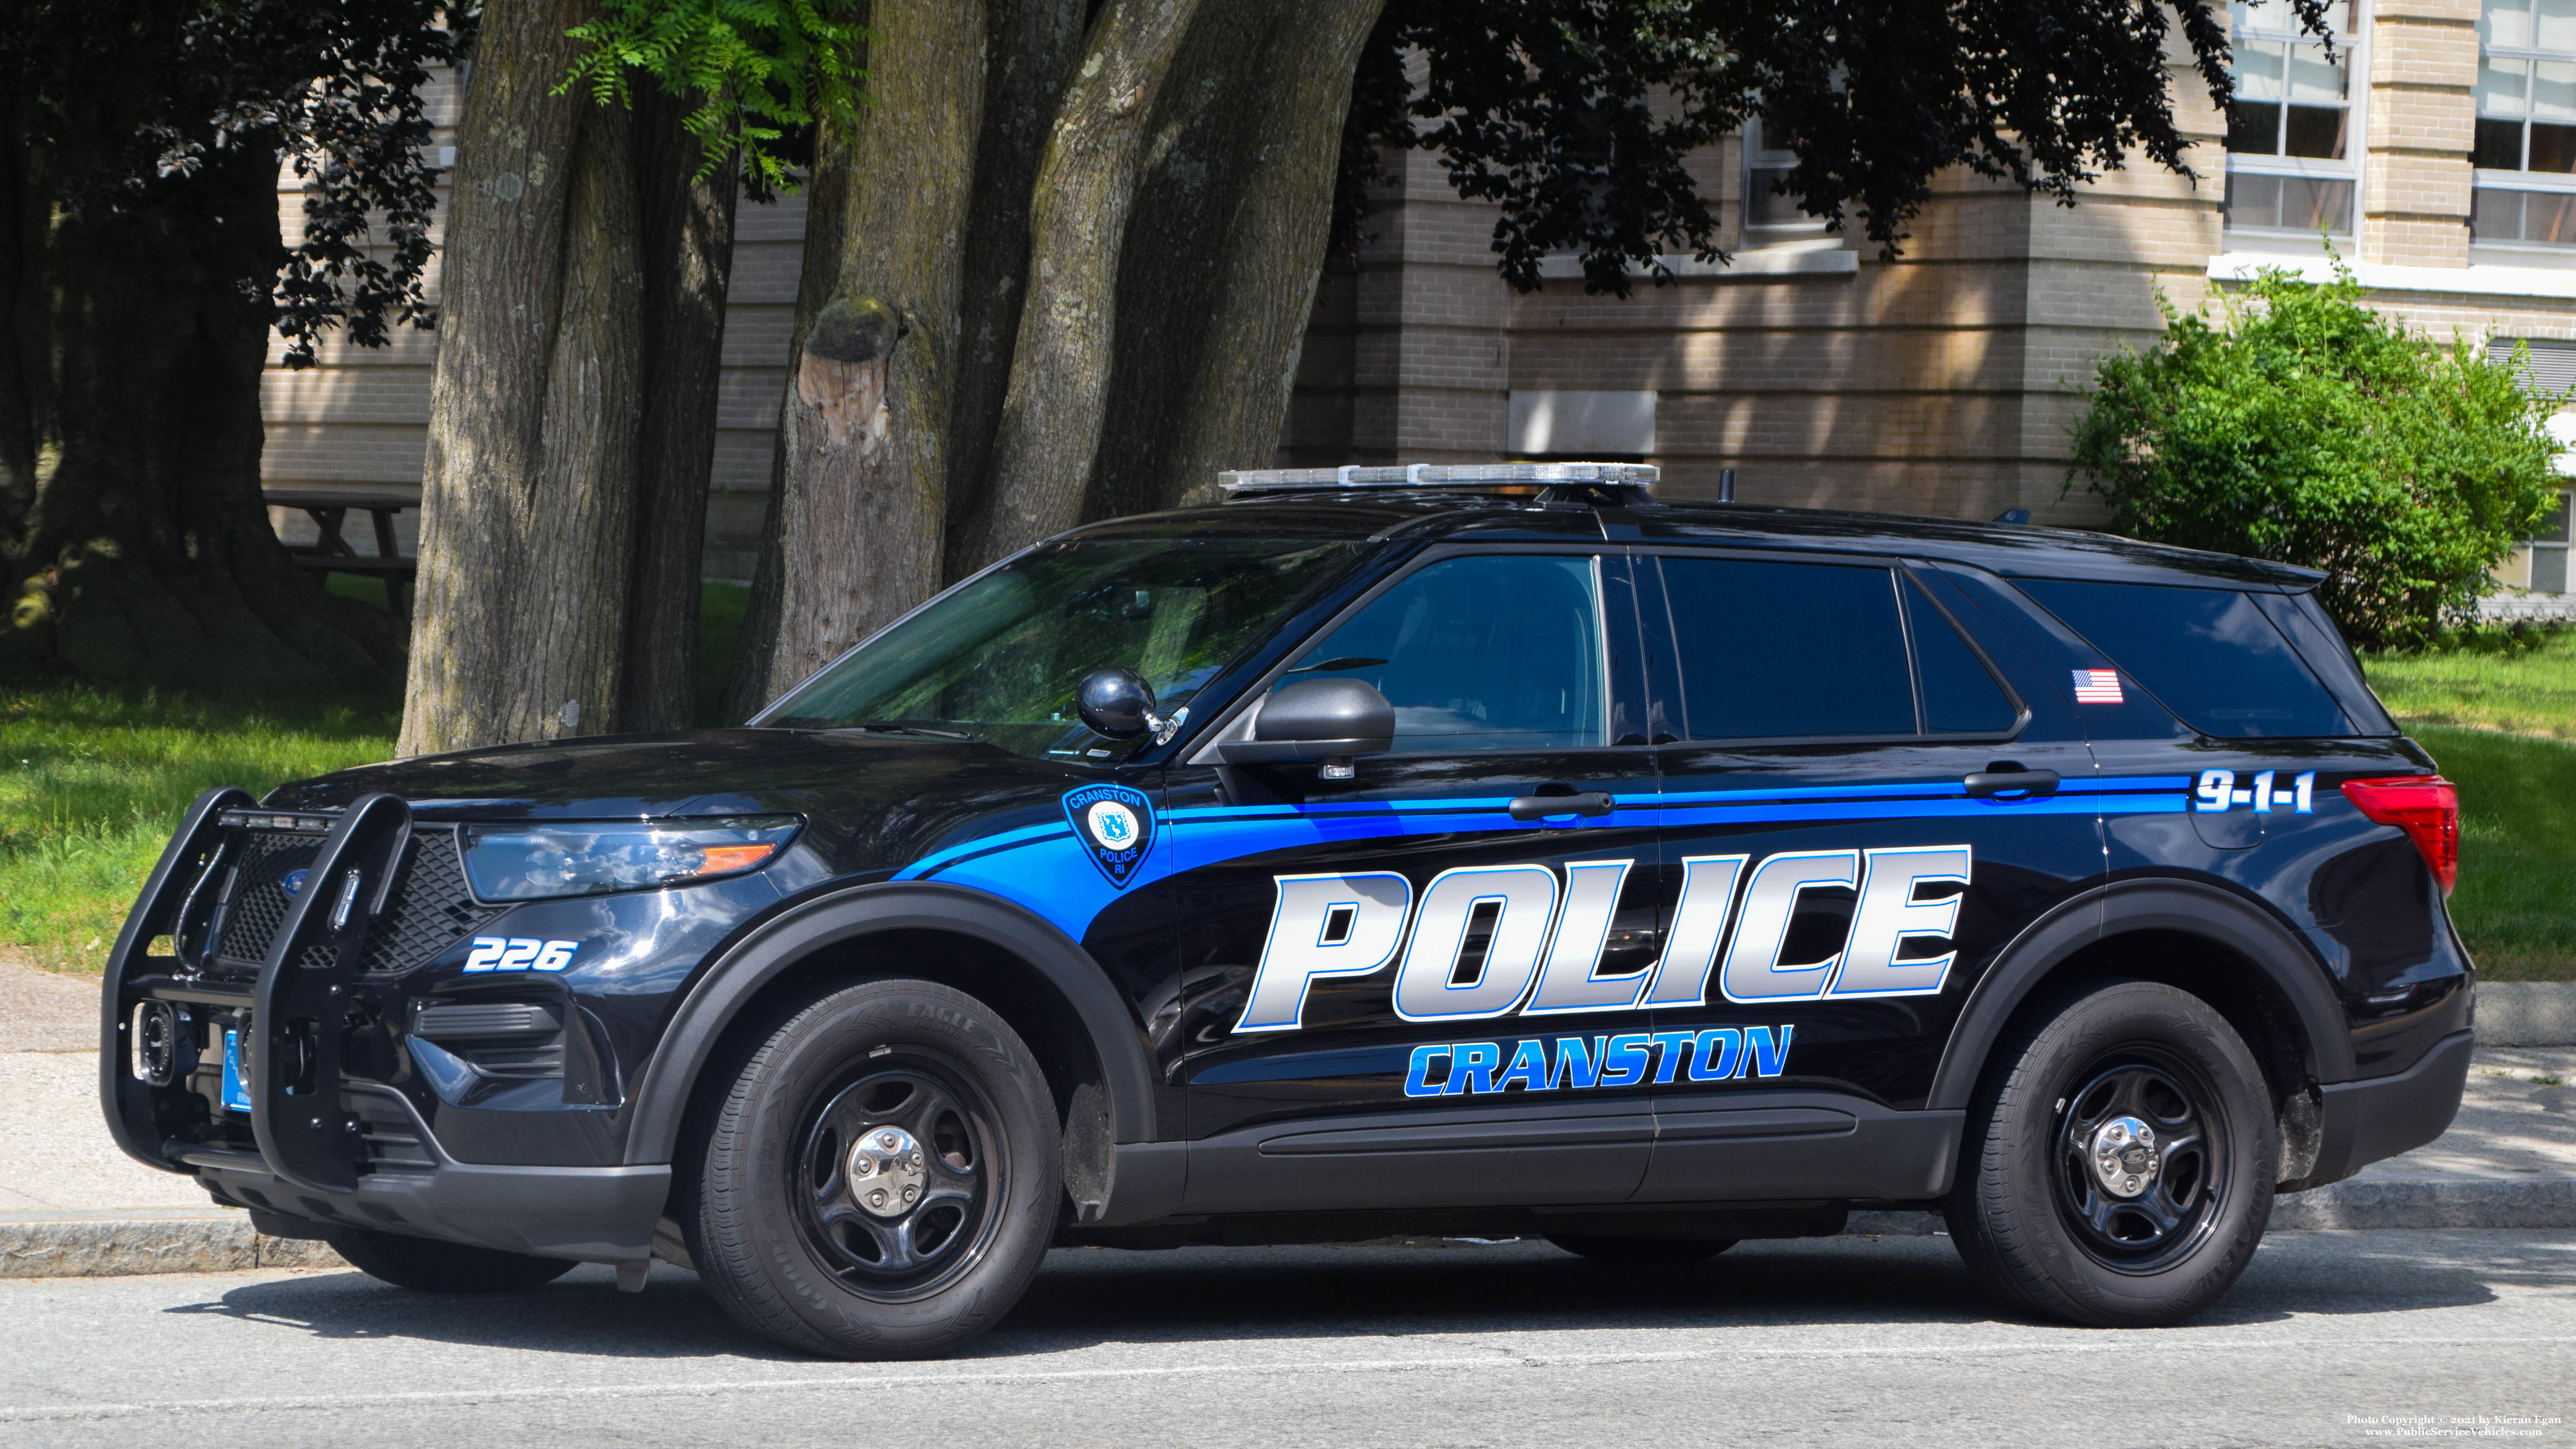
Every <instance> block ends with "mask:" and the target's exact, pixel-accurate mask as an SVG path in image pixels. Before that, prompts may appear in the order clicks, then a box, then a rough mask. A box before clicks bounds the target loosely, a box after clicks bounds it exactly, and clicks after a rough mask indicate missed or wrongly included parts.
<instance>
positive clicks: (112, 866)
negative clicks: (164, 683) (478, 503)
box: [0, 689, 398, 971]
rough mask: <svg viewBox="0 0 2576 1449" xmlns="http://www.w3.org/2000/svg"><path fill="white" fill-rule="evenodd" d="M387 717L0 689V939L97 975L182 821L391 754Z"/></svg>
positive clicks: (46, 961) (391, 724)
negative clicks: (202, 805)
mask: <svg viewBox="0 0 2576 1449" xmlns="http://www.w3.org/2000/svg"><path fill="white" fill-rule="evenodd" d="M397 723H398V721H397V719H396V717H395V715H394V714H393V713H392V712H390V711H388V710H382V709H379V710H372V711H370V710H363V709H358V708H352V707H350V706H346V705H337V706H317V707H305V708H293V707H290V708H284V709H267V710H260V711H251V710H247V709H243V708H241V707H239V706H224V705H212V704H201V703H197V702H194V701H188V700H179V699H170V698H166V697H157V696H151V695H145V696H142V697H139V698H130V699H128V698H119V697H118V696H115V695H111V694H101V693H97V692H95V691H91V690H83V689H12V690H0V943H5V944H7V945H10V946H15V947H17V948H18V949H19V950H21V951H23V952H24V953H25V954H26V955H27V956H28V957H29V958H30V959H32V960H34V961H35V962H36V963H37V964H39V965H43V966H49V967H53V968H55V969H57V970H80V971H96V970H98V969H100V968H101V967H102V966H103V965H104V964H105V962H106V959H107V948H108V946H109V944H110V943H111V942H113V941H114V940H115V939H116V932H117V928H118V927H119V926H121V925H123V924H124V921H125V913H126V911H127V910H129V909H131V908H132V906H133V904H134V896H135V892H136V891H138V890H140V889H141V888H142V885H143V878H144V877H145V876H146V875H149V874H150V873H151V871H152V863H153V862H154V861H155V860H157V859H159V858H160V855H161V847H162V845H163V844H164V843H166V842H167V841H168V840H169V838H170V832H171V830H172V828H173V827H174V826H175V825H176V824H177V823H178V819H179V814H180V812H181V811H182V810H184V809H185V808H186V807H187V804H188V802H189V801H191V800H193V799H195V798H196V797H197V796H198V795H200V794H202V793H203V792H204V791H205V790H206V789H207V787H209V786H212V785H240V786H242V787H244V788H246V789H248V790H250V791H251V792H253V793H254V794H256V793H258V792H261V791H264V790H267V789H268V788H269V787H270V786H272V785H276V784H278V783H280V782H282V781H286V780H294V779H300V778H302V777H304V776H307V775H318V774H321V773H324V772H325V771H329V770H339V769H345V768H347V767H348V766H350V765H358V764H364V763H366V762H367V761H369V760H381V759H385V758H388V757H389V756H391V755H392V754H393V752H394V730H395V726H396V724H397Z"/></svg>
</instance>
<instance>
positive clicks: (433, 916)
mask: <svg viewBox="0 0 2576 1449" xmlns="http://www.w3.org/2000/svg"><path fill="white" fill-rule="evenodd" d="M249 834H250V838H249V840H248V841H247V842H246V843H245V844H244V846H243V850H242V859H241V865H240V866H239V868H238V870H237V872H236V874H235V876H234V880H233V889H232V900H231V903H230V904H229V905H228V906H227V907H226V909H225V912H224V924H223V935H222V937H221V938H220V939H219V940H218V941H217V942H216V943H215V952H214V955H215V965H216V967H217V968H218V969H219V970H222V971H225V972H228V973H237V972H245V971H247V972H256V971H257V970H259V968H260V963H262V962H263V961H265V960H267V959H268V948H269V946H270V945H271V944H272V943H273V942H275V941H276V939H277V932H278V929H279V928H280V927H282V926H284V925H285V924H286V910H287V907H288V906H289V905H291V904H292V903H293V901H292V898H291V897H289V896H288V895H287V893H286V886H285V881H286V876H287V873H288V872H290V871H296V870H305V869H309V868H310V867H311V866H312V864H313V858H314V857H315V856H316V855H318V854H320V852H321V842H319V841H317V840H315V839H313V838H312V837H311V836H309V835H287V834H283V833H280V832H276V831H267V830H255V831H252V832H250V833H249ZM394 872H395V874H394V890H393V897H392V899H391V900H390V901H388V902H387V903H386V906H385V913H384V914H383V915H382V916H379V917H377V919H376V924H375V929H373V930H371V931H369V932H368V933H367V944H366V948H365V950H364V951H363V952H362V953H361V954H360V957H359V960H358V962H357V967H358V970H360V971H362V972H365V971H401V970H405V969H407V968H409V967H411V966H415V965H417V964H419V963H420V962H422V961H426V960H428V959H429V958H430V957H432V956H435V955H437V954H438V953H439V952H441V951H444V950H446V949H447V948H448V947H450V946H452V945H454V944H456V943H457V942H458V941H460V940H462V939H464V938H465V937H467V936H469V935H472V934H473V933H474V931H475V929H476V928H478V927H480V926H482V925H483V924H484V923H485V922H487V921H490V920H491V919H492V918H493V917H495V916H498V915H499V914H501V913H500V912H499V911H498V910H495V909H493V908H491V907H489V906H483V905H478V904H476V902H475V900H474V897H473V894H472V893H471V892H469V891H468V890H467V889H466V888H465V869H464V866H463V865H462V863H460V862H459V861H458V860H457V858H456V831H455V829H454V828H453V827H451V826H435V825H433V826H415V827H414V828H413V830H412V835H411V843H410V844H409V845H408V846H406V847H405V848H404V850H403V858H402V861H401V862H400V863H399V864H398V865H396V866H395V867H394ZM313 949H314V950H315V951H317V952H318V951H320V950H322V949H324V948H322V947H319V946H317V947H314V948H313Z"/></svg>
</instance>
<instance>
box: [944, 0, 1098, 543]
mask: <svg viewBox="0 0 2576 1449" xmlns="http://www.w3.org/2000/svg"><path fill="white" fill-rule="evenodd" d="M1084 9H1085V6H1084V4H1083V0H993V5H992V26H991V37H992V38H991V41H990V43H989V44H988V46H987V47H986V50H985V54H986V56H987V61H986V74H985V81H984V124H983V129H982V132H981V134H980V135H979V136H978V138H977V141H976V148H975V196H974V200H973V201H972V202H970V203H969V204H968V206H967V217H966V279H965V282H964V284H963V287H962V290H961V293H960V301H959V316H958V355H957V385H956V388H955V394H956V403H955V405H954V407H953V408H952V410H951V411H950V414H949V421H948V438H949V446H948V529H949V555H950V556H949V560H948V565H949V566H948V570H947V577H949V578H951V579H954V578H957V577H961V576H962V575H964V574H965V573H968V572H971V571H972V568H973V564H972V561H971V560H970V559H968V558H967V557H966V556H965V553H964V550H963V549H962V548H961V547H960V546H959V545H960V543H961V541H962V539H963V536H964V534H965V526H966V524H967V522H968V521H969V520H971V519H973V518H974V517H975V515H976V512H977V510H978V509H980V508H981V507H982V506H983V502H984V499H985V497H986V489H987V484H988V483H989V481H990V480H989V477H988V473H987V469H988V467H989V465H990V464H991V462H992V453H993V428H994V425H995V424H996V423H997V422H999V421H1000V419H1001V416H1002V394H1003V391H1004V389H1005V388H1007V387H1008V386H1009V384H1010V380H1011V353H1012V350H1013V346H1014V344H1015V343H1016V342H1017V341H1018V340H1019V332H1020V305H1021V303H1023V302H1024V301H1026V300H1027V298H1028V287H1027V285H1026V283H1027V279H1028V270H1029V191H1030V188H1031V187H1033V186H1034V185H1036V183H1037V176H1038V166H1039V164H1040V163H1041V162H1043V161H1044V160H1045V159H1046V152H1047V140H1048V138H1049V137H1050V136H1051V135H1053V134H1054V130H1055V114H1056V107H1057V105H1058V104H1060V103H1061V102H1062V101H1063V99H1064V89H1065V86H1066V84H1067V83H1068V82H1070V81H1071V80H1072V79H1073V68H1074V66H1075V65H1076V64H1077V63H1079V62H1080V60H1081V59H1082V50H1081V46H1082V17H1083V11H1084Z"/></svg>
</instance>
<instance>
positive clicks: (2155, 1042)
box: [1943, 981, 2280, 1328]
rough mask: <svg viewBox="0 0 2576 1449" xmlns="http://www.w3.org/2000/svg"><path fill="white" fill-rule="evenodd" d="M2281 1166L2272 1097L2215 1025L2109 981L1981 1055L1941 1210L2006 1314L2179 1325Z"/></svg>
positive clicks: (2256, 1228) (2248, 1230)
mask: <svg viewBox="0 0 2576 1449" xmlns="http://www.w3.org/2000/svg"><path fill="white" fill-rule="evenodd" d="M2279 1158H2280V1142H2279V1136H2278V1127H2277V1125H2276V1123H2275V1120H2274V1115H2273V1112H2272V1105H2271V1094H2270V1093H2269V1092H2268V1091H2267V1090H2266V1089H2265V1086H2264V1082H2263V1074H2262V1071H2261V1069H2260V1068H2259V1067H2257V1066H2256V1065H2255V1063H2254V1057H2253V1054H2252V1053H2250V1052H2248V1051H2247V1050H2246V1049H2245V1043H2244V1042H2243V1041H2242V1040H2241V1039H2239V1038H2238V1036H2237V1035H2236V1031H2235V1029H2234V1028H2233V1027H2231V1026H2229V1025H2228V1024H2227V1021H2226V1019H2225V1018H2223V1017H2221V1016H2220V1015H2219V1014H2218V1013H2217V1012H2216V1011H2214V1010H2212V1009H2211V1008H2210V1006H2209V1004H2208V1003H2206V1002H2204V1001H2202V1000H2200V999H2199V998H2198V997H2196V996H2192V995H2190V994H2188V993H2186V992H2182V991H2177V990H2175V989H2174V988H2173V987H2170V986H2163V985H2158V984H2156V983H2154V982H2147V981H2121V982H2114V983H2111V984H2109V985H2104V986H2098V987H2093V988H2090V989H2087V990H2084V991H2081V992H2077V993H2074V994H2071V995H2069V996H2068V997H2066V998H2064V999H2063V1000H2061V1001H2060V1002H2059V1004H2058V1009H2057V1010H2056V1012H2055V1013H2054V1014H2052V1015H2049V1016H2047V1017H2045V1018H2043V1019H2042V1020H2040V1021H2039V1022H2037V1023H2036V1024H2035V1025H2033V1026H2031V1027H2029V1028H2027V1029H2025V1030H2024V1031H2022V1032H2021V1033H2019V1034H2018V1035H2017V1036H2016V1037H2014V1038H2010V1039H2008V1040H2007V1043H2006V1046H2005V1048H2004V1049H2003V1050H2001V1051H1999V1052H1998V1053H1997V1054H1996V1058H1995V1062H1994V1065H1993V1066H1992V1067H1991V1068H1990V1069H1989V1071H1988V1075H1987V1078H1986V1080H1985V1082H1984V1083H1983V1084H1981V1086H1980V1087H1979V1089H1978V1092H1977V1097H1976V1100H1975V1102H1974V1103H1973V1104H1972V1107H1971V1109H1970V1111H1969V1114H1968V1137H1967V1141H1966V1143H1965V1152H1964V1153H1963V1161H1962V1164H1961V1167H1960V1175H1959V1181H1958V1183H1957V1185H1956V1186H1955V1187H1954V1188H1953V1189H1952V1190H1951V1193H1950V1196H1949V1198H1948V1199H1947V1200H1946V1201H1945V1202H1944V1203H1943V1214H1944V1216H1945V1217H1946V1218H1947V1219H1948V1221H1949V1227H1950V1239H1951V1242H1952V1243H1953V1244H1955V1245H1956V1246H1957V1248H1958V1250H1959V1256H1960V1257H1962V1258H1964V1259H1965V1260H1966V1261H1967V1264H1968V1268H1969V1270H1970V1272H1972V1273H1973V1274H1974V1275H1975V1276H1976V1277H1977V1279H1978V1280H1979V1282H1980V1283H1982V1284H1983V1285H1984V1286H1985V1287H1986V1288H1987V1289H1988V1290H1989V1291H1991V1292H1993V1293H1995V1294H1996V1295H1997V1296H1999V1297H2001V1298H2003V1299H2005V1300H2006V1301H2008V1302H2010V1303H2013V1304H2014V1305H2016V1306H2018V1307H2021V1308H2024V1309H2027V1310H2030V1311H2033V1312H2037V1313H2042V1314H2046V1315H2047V1316H2049V1317H2052V1318H2058V1319H2063V1320H2065V1321H2067V1322H2070V1323H2080V1324H2087V1325H2091V1326H2095V1327H2104V1328H2113V1327H2150V1326H2156V1325H2162V1324H2170V1323H2179V1322H2181V1321H2182V1320H2184V1319H2186V1318H2189V1317H2191V1316H2192V1315H2193V1314H2195V1313H2198V1312H2199V1311H2200V1310H2202V1309H2203V1308H2206V1307H2208V1306H2209V1304H2210V1303H2211V1302H2212V1301H2214V1300H2215V1299H2216V1298H2217V1297H2218V1296H2219V1295H2220V1294H2222V1293H2224V1292H2226V1291H2227V1289H2228V1287H2229V1286H2230V1285H2231V1284H2233V1283H2234V1282H2235V1281H2236V1276H2237V1275H2238V1274H2239V1273H2241V1272H2243V1271H2244V1270H2245V1264H2246V1263H2247V1261H2248V1260H2250V1259H2251V1258H2252V1257H2253V1256H2254V1248H2255V1245H2256V1244H2258V1243H2260V1242H2261V1241H2262V1238H2263V1229H2264V1226H2265V1225H2266V1224H2267V1223H2269V1222H2270V1221H2271V1216H2272V1184H2273V1181H2274V1180H2275V1177H2276V1176H2277V1169H2278V1166H2279Z"/></svg>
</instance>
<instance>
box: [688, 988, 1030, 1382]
mask: <svg viewBox="0 0 2576 1449" xmlns="http://www.w3.org/2000/svg"><path fill="white" fill-rule="evenodd" d="M715 1089H716V1090H723V1091H725V1097H724V1099H723V1101H722V1102H721V1103H720V1104H718V1106H717V1108H716V1110H715V1112H714V1114H713V1118H712V1122H711V1127H710V1130H709V1133H708V1136H707V1144H706V1155H705V1158H704V1162H703V1167H702V1170H701V1172H700V1173H699V1178H698V1183H699V1187H698V1212H697V1224H696V1228H697V1231H696V1233H695V1235H694V1236H695V1240H694V1241H693V1242H692V1243H691V1245H690V1249H691V1256H692V1257H694V1258H695V1259H696V1261H697V1264H698V1267H699V1271H700V1273H701V1274H702V1275H703V1277H704V1280H705V1282H706V1283H707V1285H708V1287H709V1288H710V1289H712V1290H713V1291H714V1293H715V1296H716V1298H717V1301H719V1302H721V1303H722V1304H723V1305H724V1306H725V1309H726V1311H727V1312H729V1313H731V1314H732V1315H733V1316H734V1317H735V1318H736V1319H737V1320H739V1321H740V1322H741V1323H742V1324H743V1325H744V1326H746V1327H748V1328H751V1329H753V1330H754V1331H756V1332H759V1333H762V1334H766V1335H767V1336H769V1337H771V1338H774V1339H777V1340H778V1341H779V1342H781V1343H785V1344H788V1345H790V1346H791V1347H795V1348H800V1349H803V1350H805V1351H807V1352H810V1353H817V1354H826V1355H830V1356H832V1357H836V1358H866V1359H889V1358H920V1357H925V1356H929V1355H935V1354H940V1353H945V1352H947V1351H949V1350H950V1349H953V1348H955V1347H956V1346H957V1345H959V1344H961V1343H964V1342H965V1341H966V1340H968V1339H970V1338H972V1337H974V1336H975V1335H976V1334H978V1333H981V1332H983V1331H984V1330H985V1329H987V1328H990V1327H991V1326H992V1325H993V1324H994V1323H995V1322H996V1321H997V1320H999V1319H1000V1318H1001V1316H1002V1315H1003V1314H1005V1313H1007V1312H1009V1311H1010V1308H1011V1305H1012V1304H1014V1303H1016V1302H1017V1301H1018V1300H1019V1297H1020V1294H1021V1292H1022V1291H1024V1290H1025V1289H1026V1288H1027V1287H1028V1284H1029V1279H1030V1278H1031V1277H1033V1276H1034V1275H1035V1274H1036V1272H1037V1269H1038V1264H1039V1261H1040V1260H1041V1259H1042V1258H1043V1257H1044V1256H1045V1253H1046V1249H1047V1243H1048V1240H1049V1238H1050V1237H1051V1236H1052V1234H1053V1232H1054V1228H1055V1207H1056V1200H1057V1198H1058V1196H1059V1195H1060V1194H1061V1193H1062V1190H1063V1189H1062V1183H1063V1180H1064V1170H1063V1160H1062V1144H1061V1136H1060V1133H1059V1130H1058V1125H1057V1122H1056V1117H1055V1108H1054V1102H1053V1099H1052V1098H1051V1097H1050V1096H1049V1094H1048V1091H1047V1083H1046V1078H1045V1076H1044V1075H1043V1074H1042V1073H1041V1072H1040V1071H1039V1070H1038V1066H1037V1062H1036V1061H1035V1059H1034V1058H1033V1057H1032V1056H1031V1055H1030V1053H1029V1049H1028V1047H1027V1045H1026V1044H1024V1043H1023V1042H1022V1041H1021V1040H1020V1038H1019V1036H1018V1035H1017V1034H1016V1033H1014V1032H1013V1031H1012V1030H1011V1029H1010V1027H1009V1026H1007V1025H1005V1024H1004V1023H1003V1021H1002V1019H1001V1018H1000V1017H999V1016H996V1015H995V1014H994V1013H993V1012H992V1011H991V1010H990V1009H988V1008H987V1007H985V1006H984V1004H983V1003H982V1002H979V1001H977V1000H975V999H974V998H973V997H971V996H967V995H964V994H963V993H961V992H957V991H953V990H951V989H949V988H948V987H945V986H939V985H936V984H933V983H931V982H927V981H872V982H868V983H866V984H864V985H859V986H852V987H849V988H846V989H844V990H841V991H837V992H834V993H832V994H831V995H829V996H826V997H824V998H822V999H821V1000H819V1001H817V1002H815V1003H814V1004H813V1005H811V1006H808V1007H806V1008H805V1009H804V1010H802V1011H799V1012H798V1013H796V1015H795V1016H793V1017H792V1018H790V1019H789V1020H788V1021H787V1023H786V1024H785V1025H783V1026H781V1027H779V1028H778V1029H777V1030H776V1031H775V1032H774V1033H772V1034H771V1035H770V1037H769V1039H768V1041H766V1042H765V1043H763V1044H762V1045H761V1046H760V1047H759V1048H758V1049H757V1050H756V1051H754V1052H753V1053H752V1055H751V1058H750V1060H749V1061H748V1062H746V1063H745V1064H744V1066H743V1068H742V1070H741V1072H740V1074H739V1075H737V1076H736V1077H735V1079H734V1080H733V1081H732V1082H731V1083H730V1084H729V1085H722V1086H718V1087H716V1088H715Z"/></svg>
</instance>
